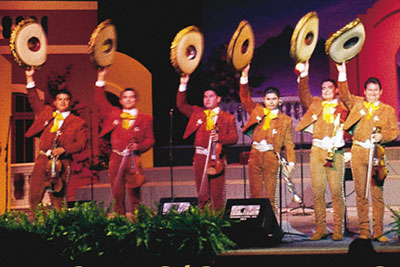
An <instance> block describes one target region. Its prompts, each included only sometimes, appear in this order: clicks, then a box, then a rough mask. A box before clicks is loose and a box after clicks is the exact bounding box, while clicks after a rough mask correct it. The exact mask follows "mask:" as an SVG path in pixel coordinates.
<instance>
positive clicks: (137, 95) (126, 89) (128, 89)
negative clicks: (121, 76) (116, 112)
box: [119, 87, 139, 98]
mask: <svg viewBox="0 0 400 267" xmlns="http://www.w3.org/2000/svg"><path fill="white" fill-rule="evenodd" d="M127 91H131V92H134V93H135V95H136V98H138V97H139V93H138V91H137V90H136V89H133V88H130V87H128V88H125V89H124V90H122V92H121V94H120V95H119V97H121V96H122V94H123V93H125V92H127Z"/></svg>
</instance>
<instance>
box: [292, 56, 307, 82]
mask: <svg viewBox="0 0 400 267" xmlns="http://www.w3.org/2000/svg"><path fill="white" fill-rule="evenodd" d="M309 69H310V64H309V62H308V60H307V61H306V62H304V63H303V62H299V63H297V64H296V66H295V67H294V71H295V73H297V75H299V76H300V77H301V78H304V77H306V76H308V70H309Z"/></svg>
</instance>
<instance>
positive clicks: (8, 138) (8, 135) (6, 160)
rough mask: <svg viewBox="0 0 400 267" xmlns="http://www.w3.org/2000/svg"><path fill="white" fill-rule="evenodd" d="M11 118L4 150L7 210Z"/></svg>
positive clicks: (6, 209)
mask: <svg viewBox="0 0 400 267" xmlns="http://www.w3.org/2000/svg"><path fill="white" fill-rule="evenodd" d="M11 120H12V116H10V118H9V120H8V131H7V141H6V147H5V148H4V151H5V153H6V156H5V157H4V162H5V164H6V201H5V202H6V203H5V204H6V205H5V206H6V208H5V211H6V212H7V211H8V198H9V194H8V178H9V177H8V168H9V166H8V165H9V164H8V146H9V143H10V141H9V140H10V132H11Z"/></svg>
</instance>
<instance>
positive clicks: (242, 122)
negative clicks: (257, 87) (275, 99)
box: [238, 105, 247, 199]
mask: <svg viewBox="0 0 400 267" xmlns="http://www.w3.org/2000/svg"><path fill="white" fill-rule="evenodd" d="M238 113H239V114H240V118H241V125H240V128H241V129H243V127H244V116H243V109H242V105H239V106H238ZM242 155H243V164H242V167H243V168H242V169H243V198H244V199H246V195H247V193H246V161H245V149H244V133H243V132H242Z"/></svg>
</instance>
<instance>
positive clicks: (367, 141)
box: [325, 18, 399, 242]
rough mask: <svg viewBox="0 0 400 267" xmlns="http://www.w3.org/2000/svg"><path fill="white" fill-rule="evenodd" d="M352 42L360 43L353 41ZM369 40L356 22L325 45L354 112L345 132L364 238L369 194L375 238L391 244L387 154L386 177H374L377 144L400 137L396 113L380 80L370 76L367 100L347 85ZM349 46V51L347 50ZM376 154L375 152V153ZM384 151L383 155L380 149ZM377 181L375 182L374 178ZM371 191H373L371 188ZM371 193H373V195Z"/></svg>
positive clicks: (381, 165)
mask: <svg viewBox="0 0 400 267" xmlns="http://www.w3.org/2000/svg"><path fill="white" fill-rule="evenodd" d="M349 40H357V41H356V42H349ZM364 41H365V29H364V26H363V24H362V22H361V20H360V19H358V18H357V19H356V20H354V21H352V22H350V23H348V24H347V25H346V26H344V27H343V28H342V29H340V30H339V31H337V32H336V33H334V34H332V35H331V36H330V37H329V38H328V40H327V41H326V43H325V52H326V53H327V54H328V55H329V57H330V58H331V59H332V60H333V61H334V62H335V63H336V66H337V69H338V72H339V77H338V88H339V95H340V99H341V101H343V103H344V104H345V106H346V107H347V108H348V109H349V111H350V113H349V115H348V117H347V119H346V121H345V123H344V125H343V129H344V130H345V131H347V132H349V133H350V134H352V140H353V144H352V147H351V155H352V157H351V169H352V174H353V179H354V188H355V192H356V205H357V215H358V224H359V228H360V238H363V239H369V238H371V233H370V226H369V215H368V213H369V193H371V199H372V218H373V227H372V228H373V238H374V239H376V240H377V241H379V242H387V241H389V240H388V239H387V237H385V236H384V235H383V216H384V209H385V206H384V200H383V181H384V179H385V178H386V171H387V170H386V166H384V164H385V161H386V160H385V157H384V152H383V153H379V154H380V156H381V158H380V159H379V161H378V162H379V164H378V165H379V170H383V172H381V171H379V170H378V169H377V171H378V172H377V173H379V174H383V175H375V174H374V175H372V168H373V167H374V166H373V165H374V162H373V157H374V154H375V153H374V150H375V147H376V146H377V145H379V147H380V148H383V147H382V146H381V145H382V144H385V143H388V142H391V141H393V140H395V139H396V138H397V136H398V135H399V128H398V125H397V116H396V112H395V110H394V109H393V108H392V107H391V106H389V105H386V104H384V103H382V102H381V101H380V96H381V95H382V86H381V83H380V81H379V79H377V78H375V77H370V78H369V79H368V80H367V81H366V82H365V84H364V95H365V98H363V97H360V96H355V95H352V94H351V93H350V91H349V88H348V84H347V73H346V65H345V62H348V61H349V60H350V59H351V58H353V57H354V56H356V55H357V54H358V53H359V52H360V51H361V48H362V45H363V44H364ZM344 47H345V49H343V48H344ZM371 152H372V153H371ZM380 152H382V151H381V150H380ZM377 167H378V166H377ZM372 176H373V177H374V179H371V177H372ZM369 188H370V189H369ZM369 191H370V192H369Z"/></svg>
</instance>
